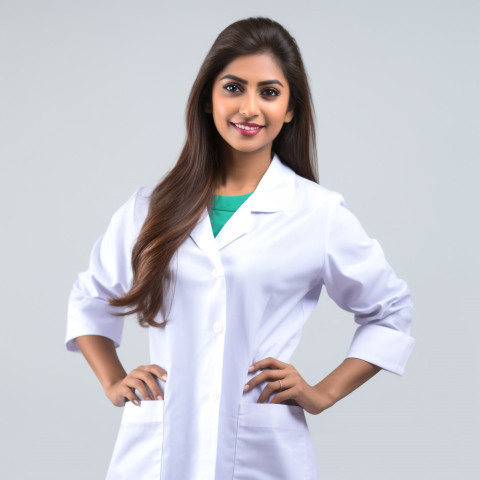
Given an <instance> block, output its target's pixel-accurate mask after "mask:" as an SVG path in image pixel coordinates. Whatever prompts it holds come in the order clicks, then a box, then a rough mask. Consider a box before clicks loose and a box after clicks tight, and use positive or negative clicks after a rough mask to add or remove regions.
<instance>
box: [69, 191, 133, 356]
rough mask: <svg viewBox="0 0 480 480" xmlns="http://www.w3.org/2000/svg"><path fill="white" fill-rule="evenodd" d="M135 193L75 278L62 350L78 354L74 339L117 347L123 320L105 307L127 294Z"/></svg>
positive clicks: (95, 246)
mask: <svg viewBox="0 0 480 480" xmlns="http://www.w3.org/2000/svg"><path fill="white" fill-rule="evenodd" d="M139 191H140V189H139V190H137V191H136V192H135V193H134V194H133V195H132V196H131V197H130V198H129V199H128V200H127V202H126V203H125V204H124V205H122V206H121V207H120V208H119V209H118V210H117V211H116V212H115V214H114V215H113V217H112V219H111V221H110V223H109V225H108V227H107V230H106V231H105V233H104V234H103V235H102V236H101V237H100V238H99V239H98V240H97V241H96V242H95V244H94V246H93V248H92V251H91V254H90V261H89V266H88V269H87V270H86V271H84V272H82V273H80V274H79V275H78V278H77V280H76V282H75V283H74V285H73V288H72V290H71V292H70V297H69V300H68V314H67V332H66V339H65V343H66V347H67V349H68V350H70V351H79V348H78V345H77V342H76V341H75V339H76V338H77V337H79V336H82V335H101V336H104V337H107V338H110V339H111V340H113V342H114V343H115V346H116V347H118V346H119V345H120V340H121V336H122V330H123V323H124V317H119V316H115V315H113V314H114V313H118V312H120V311H121V309H119V308H115V307H112V306H110V305H109V303H108V299H109V297H118V296H121V295H122V294H124V293H126V292H128V291H129V289H130V287H131V284H132V278H133V274H132V268H131V253H132V248H133V244H134V240H135V239H136V228H135V222H134V215H135V203H136V198H137V195H138V194H139Z"/></svg>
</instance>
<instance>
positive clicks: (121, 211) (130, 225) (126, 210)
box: [110, 186, 153, 236]
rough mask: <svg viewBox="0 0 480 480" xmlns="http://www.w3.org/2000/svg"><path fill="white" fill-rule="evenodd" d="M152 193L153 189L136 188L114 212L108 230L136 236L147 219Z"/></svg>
mask: <svg viewBox="0 0 480 480" xmlns="http://www.w3.org/2000/svg"><path fill="white" fill-rule="evenodd" d="M152 191H153V187H149V186H143V187H140V188H137V190H135V191H134V192H133V193H132V194H131V195H130V197H129V198H128V199H127V200H126V201H125V202H124V203H123V204H122V205H121V206H120V207H119V208H118V209H117V210H116V211H115V213H114V214H113V216H112V219H111V221H110V228H114V229H115V230H118V231H119V232H120V231H121V232H124V233H125V234H128V233H130V234H131V235H132V236H136V235H137V234H138V232H139V231H140V229H141V228H142V225H143V223H144V222H145V218H146V217H147V213H148V208H149V205H150V195H151V193H152Z"/></svg>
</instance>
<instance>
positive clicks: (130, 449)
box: [106, 400, 164, 480]
mask: <svg viewBox="0 0 480 480" xmlns="http://www.w3.org/2000/svg"><path fill="white" fill-rule="evenodd" d="M163 406H164V401H163V400H148V401H142V402H140V406H139V407H137V406H136V405H134V404H133V403H131V402H127V403H126V404H125V407H124V410H123V415H122V423H121V425H120V430H119V432H118V435H117V440H116V442H115V448H114V449H113V454H112V459H111V461H110V466H109V469H108V473H107V477H106V480H131V479H132V478H139V479H140V478H141V479H142V480H150V479H151V480H153V479H155V480H158V478H160V468H161V461H162V446H163Z"/></svg>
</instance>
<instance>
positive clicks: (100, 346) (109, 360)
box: [76, 335, 127, 391]
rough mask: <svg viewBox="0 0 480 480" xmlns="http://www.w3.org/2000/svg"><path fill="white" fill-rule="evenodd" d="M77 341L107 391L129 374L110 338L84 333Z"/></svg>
mask: <svg viewBox="0 0 480 480" xmlns="http://www.w3.org/2000/svg"><path fill="white" fill-rule="evenodd" d="M76 342H77V345H78V347H79V348H80V350H81V352H82V353H83V355H84V357H85V358H86V359H87V362H88V363H89V365H90V367H91V368H92V370H93V371H94V372H95V375H96V376H97V378H98V380H99V381H100V383H101V384H102V387H103V389H104V390H105V391H107V390H108V388H109V387H111V386H112V385H113V384H114V383H115V382H118V381H119V380H121V379H122V378H124V377H125V376H126V375H127V372H125V370H124V368H123V366H122V364H121V363H120V360H119V358H118V355H117V351H116V348H115V345H114V343H113V341H112V340H110V339H109V338H107V337H102V336H100V335H84V336H81V337H77V338H76Z"/></svg>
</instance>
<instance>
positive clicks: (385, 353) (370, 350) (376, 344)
mask: <svg viewBox="0 0 480 480" xmlns="http://www.w3.org/2000/svg"><path fill="white" fill-rule="evenodd" d="M325 234H326V240H325V262H324V275H323V282H324V284H325V287H326V289H327V292H328V295H329V296H330V297H331V298H332V299H333V300H334V301H335V303H337V305H339V306H340V307H341V308H343V309H344V310H347V311H349V312H352V313H353V314H354V319H355V322H356V323H358V324H359V327H357V330H356V332H355V334H354V337H353V340H352V342H351V345H350V348H349V350H348V353H347V355H346V356H347V357H354V358H360V359H362V360H366V361H368V362H370V363H373V364H375V365H378V366H379V367H381V368H383V369H384V370H388V371H390V372H393V373H396V374H398V375H403V373H404V370H405V365H406V363H407V360H408V358H409V357H410V354H411V352H412V350H413V347H414V346H415V343H416V340H415V339H414V338H413V337H411V336H410V328H411V319H412V313H413V304H412V300H411V295H410V290H409V288H408V286H407V284H406V283H405V282H404V281H403V280H401V279H400V278H398V277H397V275H396V274H395V272H394V271H393V269H392V267H391V266H390V265H389V264H388V263H387V261H386V259H385V255H384V252H383V250H382V248H381V247H380V245H379V243H378V242H377V241H376V240H374V239H372V238H370V237H369V236H368V235H367V233H366V232H365V230H364V229H363V227H362V226H361V225H360V223H359V221H358V219H357V218H356V217H355V216H354V215H353V214H352V213H351V212H350V211H349V210H348V209H347V208H346V206H345V203H344V200H343V198H342V197H341V196H340V195H338V197H337V201H336V203H335V205H334V206H333V208H332V209H331V211H330V215H329V221H328V226H327V230H326V232H325Z"/></svg>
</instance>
